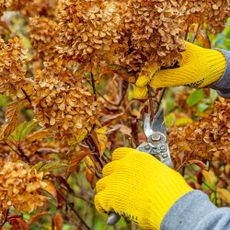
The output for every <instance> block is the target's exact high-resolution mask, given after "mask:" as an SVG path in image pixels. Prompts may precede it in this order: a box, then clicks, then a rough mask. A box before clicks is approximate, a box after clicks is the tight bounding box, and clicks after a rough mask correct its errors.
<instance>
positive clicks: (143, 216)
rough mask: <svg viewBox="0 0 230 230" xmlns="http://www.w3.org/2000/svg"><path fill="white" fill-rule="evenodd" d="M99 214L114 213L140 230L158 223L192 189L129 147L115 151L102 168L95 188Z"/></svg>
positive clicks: (155, 225) (168, 171)
mask: <svg viewBox="0 0 230 230" xmlns="http://www.w3.org/2000/svg"><path fill="white" fill-rule="evenodd" d="M96 190H97V195H96V196H95V205H96V208H97V210H98V211H99V212H101V213H105V212H106V213H109V212H111V211H115V212H116V213H119V214H120V215H122V216H125V217H127V218H129V219H131V220H132V221H134V222H136V223H138V225H140V226H141V227H142V228H144V229H160V224H161V222H162V220H163V218H164V216H165V215H166V213H167V212H168V211H169V209H170V208H171V207H172V206H173V204H174V203H175V202H176V201H177V200H178V199H179V198H180V197H182V196H183V195H185V194H186V193H188V192H189V191H191V190H192V188H191V187H190V186H189V185H187V183H186V182H185V180H184V179H183V177H182V176H181V175H180V174H179V173H177V172H176V171H174V170H172V169H170V168H169V167H167V166H165V165H164V164H162V163H161V162H160V161H159V160H157V159H156V158H154V157H153V156H151V155H149V154H146V153H142V152H139V151H137V150H134V149H130V148H119V149H117V150H116V151H115V152H114V153H113V161H112V162H111V163H109V164H107V165H106V166H105V167H104V169H103V179H101V180H99V182H98V183H97V186H96Z"/></svg>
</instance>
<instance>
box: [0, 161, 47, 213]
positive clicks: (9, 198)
mask: <svg viewBox="0 0 230 230" xmlns="http://www.w3.org/2000/svg"><path fill="white" fill-rule="evenodd" d="M0 165H1V167H0V210H4V209H8V208H10V207H14V208H15V209H16V210H17V211H19V212H21V213H25V212H32V211H33V210H35V209H36V208H38V207H41V206H42V205H43V204H44V201H45V200H46V197H44V196H42V195H41V194H40V192H39V189H43V188H45V186H46V183H45V182H43V173H37V171H36V170H33V169H30V168H29V167H27V166H26V165H24V164H23V163H15V162H2V161H0Z"/></svg>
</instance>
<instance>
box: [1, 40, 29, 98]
mask: <svg viewBox="0 0 230 230" xmlns="http://www.w3.org/2000/svg"><path fill="white" fill-rule="evenodd" d="M0 56H1V59H0V75H1V77H0V93H4V94H6V95H9V94H16V93H17V92H18V91H19V90H20V89H21V88H22V87H23V85H24V84H26V83H25V75H26V68H25V61H26V58H25V53H24V49H23V46H22V43H21V41H20V39H19V38H17V37H14V38H13V39H10V40H9V41H8V43H5V42H4V40H2V39H0Z"/></svg>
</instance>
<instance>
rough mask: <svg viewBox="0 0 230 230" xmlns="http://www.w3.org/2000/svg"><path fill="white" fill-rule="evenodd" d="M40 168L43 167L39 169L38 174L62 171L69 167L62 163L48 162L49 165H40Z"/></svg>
mask: <svg viewBox="0 0 230 230" xmlns="http://www.w3.org/2000/svg"><path fill="white" fill-rule="evenodd" d="M38 166H41V167H40V168H39V169H38V172H44V173H46V172H50V171H52V170H55V169H62V168H66V167H67V166H68V165H67V164H66V163H64V162H62V161H52V162H48V163H45V164H43V165H42V164H40V165H38Z"/></svg>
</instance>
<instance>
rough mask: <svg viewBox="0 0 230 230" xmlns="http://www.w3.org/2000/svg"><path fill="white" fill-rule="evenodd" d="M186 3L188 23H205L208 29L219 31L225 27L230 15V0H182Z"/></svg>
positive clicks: (214, 31)
mask: <svg viewBox="0 0 230 230" xmlns="http://www.w3.org/2000/svg"><path fill="white" fill-rule="evenodd" d="M182 3H184V5H185V9H186V11H185V15H187V16H188V18H187V24H188V25H189V24H192V23H194V22H195V23H200V25H201V26H203V24H204V23H205V24H206V25H207V30H208V31H209V32H211V33H218V32H220V31H221V30H222V29H223V28H224V24H225V21H226V19H227V18H228V17H229V16H230V1H229V0H218V1H214V0H201V1H198V0H195V1H194V0H192V1H182Z"/></svg>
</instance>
